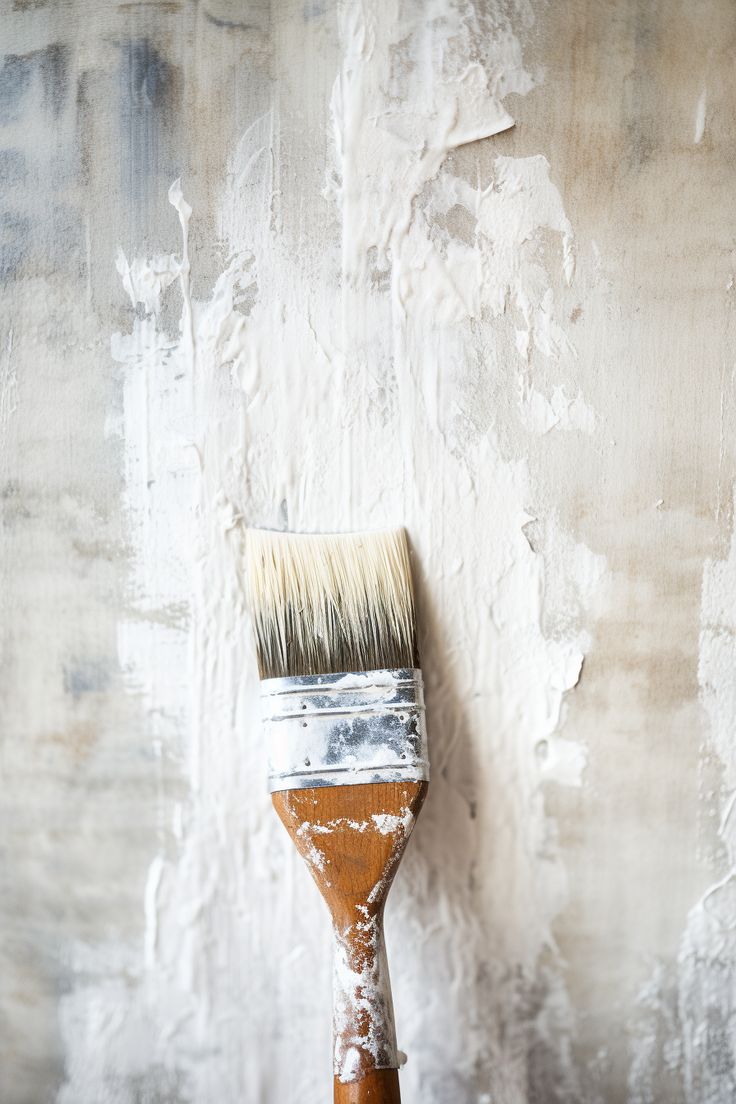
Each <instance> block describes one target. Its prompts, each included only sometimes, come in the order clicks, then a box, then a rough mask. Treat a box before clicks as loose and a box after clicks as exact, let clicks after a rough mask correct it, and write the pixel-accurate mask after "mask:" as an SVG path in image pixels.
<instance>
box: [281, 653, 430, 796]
mask: <svg viewBox="0 0 736 1104" xmlns="http://www.w3.org/2000/svg"><path fill="white" fill-rule="evenodd" d="M261 704H262V711H263V725H264V729H265V735H266V739H267V741H268V782H269V789H270V791H271V793H273V792H275V791H276V790H298V789H304V788H306V787H311V786H348V785H352V784H355V783H365V782H421V781H424V780H425V779H428V778H429V756H428V752H427V730H426V726H425V723H424V683H423V682H422V672H421V671H419V670H416V669H412V668H402V669H401V670H394V671H388V670H385V671H359V672H351V673H349V674H339V675H298V676H295V677H294V678H276V679H264V680H263V681H262V682H261Z"/></svg>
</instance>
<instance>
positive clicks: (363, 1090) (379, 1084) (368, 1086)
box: [334, 1069, 401, 1104]
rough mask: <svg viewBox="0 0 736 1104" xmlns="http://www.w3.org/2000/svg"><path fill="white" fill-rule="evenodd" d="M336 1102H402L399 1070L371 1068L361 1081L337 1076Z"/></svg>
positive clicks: (379, 1103)
mask: <svg viewBox="0 0 736 1104" xmlns="http://www.w3.org/2000/svg"><path fill="white" fill-rule="evenodd" d="M334 1099H335V1104H401V1094H400V1093H399V1071H398V1070H396V1069H386V1070H371V1071H370V1073H367V1074H366V1075H365V1077H361V1079H360V1081H347V1082H345V1081H338V1079H337V1078H335V1098H334Z"/></svg>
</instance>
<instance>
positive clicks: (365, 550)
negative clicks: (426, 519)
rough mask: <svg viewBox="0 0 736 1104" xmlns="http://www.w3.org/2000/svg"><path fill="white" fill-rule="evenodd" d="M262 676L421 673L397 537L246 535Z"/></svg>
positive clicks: (407, 568) (407, 575) (405, 558)
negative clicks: (392, 670) (414, 669)
mask: <svg viewBox="0 0 736 1104" xmlns="http://www.w3.org/2000/svg"><path fill="white" fill-rule="evenodd" d="M246 578H247V588H248V594H249V601H250V609H251V614H252V618H253V624H254V628H255V635H256V648H257V652H258V667H259V671H260V675H261V678H284V677H286V676H293V675H327V674H333V673H340V672H343V671H345V672H347V671H375V670H381V669H384V668H389V669H390V668H397V667H418V666H419V658H418V654H417V640H416V622H415V615H414V592H413V588H412V581H411V565H410V562H409V548H408V545H407V541H406V534H405V532H404V530H403V529H392V530H386V531H384V532H379V533H338V534H325V535H320V534H311V533H303V534H302V533H276V532H271V531H270V530H265V529H250V530H248V532H247V534H246Z"/></svg>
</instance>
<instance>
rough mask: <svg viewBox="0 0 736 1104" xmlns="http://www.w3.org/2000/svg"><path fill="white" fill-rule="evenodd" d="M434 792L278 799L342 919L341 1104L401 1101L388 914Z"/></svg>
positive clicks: (312, 791)
mask: <svg viewBox="0 0 736 1104" xmlns="http://www.w3.org/2000/svg"><path fill="white" fill-rule="evenodd" d="M426 792H427V783H426V782H370V783H364V784H362V785H345V786H326V787H321V788H320V787H317V788H307V789H300V790H280V791H277V792H276V793H274V794H273V804H274V807H275V809H276V811H277V813H278V814H279V816H280V818H281V820H282V821H283V823H284V825H285V827H286V829H287V831H288V832H289V835H290V836H291V838H292V839H293V841H294V843H295V844H296V846H297V848H298V850H299V851H300V852H301V854H302V855H303V856H304V858H305V860H306V862H307V863H308V865H309V868H310V870H311V872H312V876H313V877H314V880H315V882H316V883H317V885H318V887H319V890H320V893H321V894H322V896H323V897H324V899H325V901H326V902H327V905H328V907H329V910H330V913H331V917H332V926H333V931H334V938H335V969H334V988H333V997H334V1028H335V1031H334V1051H333V1059H334V1073H335V1102H336V1104H369V1102H370V1104H399V1101H400V1097H399V1076H398V1069H397V1068H396V1067H398V1064H399V1053H398V1050H397V1047H396V1033H395V1029H394V1015H393V1005H392V1000H391V985H390V981H389V973H388V963H387V961H386V947H385V944H384V939H383V909H384V905H385V903H386V896H387V894H388V891H389V888H390V886H391V882H392V880H393V876H394V874H395V873H396V868H397V866H398V865H399V861H400V859H401V856H402V854H403V853H404V848H405V847H406V842H407V840H408V838H409V834H410V833H411V830H412V827H413V825H414V821H415V818H416V817H417V815H418V814H419V810H420V809H421V807H422V802H423V801H424V797H425V794H426ZM376 1067H378V1068H376Z"/></svg>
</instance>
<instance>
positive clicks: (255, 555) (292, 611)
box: [246, 529, 429, 1104]
mask: <svg viewBox="0 0 736 1104" xmlns="http://www.w3.org/2000/svg"><path fill="white" fill-rule="evenodd" d="M246 559H247V580H248V583H247V585H248V591H249V600H250V608H251V613H252V618H253V624H254V629H255V636H256V647H257V653H258V664H259V670H260V675H261V679H262V682H261V698H262V706H263V720H264V728H265V735H266V738H267V743H268V754H269V785H270V789H271V792H272V795H273V804H274V806H275V808H276V811H277V813H278V815H279V817H280V818H281V820H282V822H283V823H284V825H285V826H286V829H287V831H288V833H289V835H290V836H291V838H292V839H293V841H294V843H295V844H296V846H297V849H298V850H299V852H300V853H301V855H302V856H303V857H304V859H305V860H306V862H307V864H308V866H309V869H310V870H311V873H312V876H313V877H314V880H315V881H316V883H317V886H318V887H319V890H320V893H321V894H322V896H323V897H324V899H325V901H326V902H327V905H328V907H329V910H330V914H331V917H332V924H333V930H334V991H333V1018H334V1100H335V1102H336V1104H368V1102H371V1104H397V1102H398V1101H399V1099H400V1097H399V1078H398V1067H399V1058H400V1054H399V1051H398V1049H397V1046H396V1032H395V1028H394V1015H393V1004H392V999H391V987H390V982H389V974H388V966H387V961H386V950H385V944H384V936H383V913H384V907H385V904H386V897H387V895H388V891H389V888H390V886H391V882H392V881H393V877H394V874H395V873H396V868H397V866H398V864H399V861H400V859H401V857H402V855H403V852H404V848H405V847H406V843H407V840H408V838H409V835H410V833H411V830H412V828H413V826H414V821H415V819H416V816H417V815H418V813H419V810H420V808H421V805H422V802H423V801H424V797H425V795H426V792H427V786H428V779H429V761H428V756H427V737H426V729H425V724H424V696H423V683H422V675H421V671H420V670H419V660H418V653H417V634H416V620H415V612H414V595H413V589H412V581H411V567H410V562H409V550H408V546H407V541H406V535H405V533H404V531H403V530H401V529H399V530H390V531H386V532H378V533H364V534H352V533H349V534H339V535H324V536H323V535H312V534H291V533H274V532H270V531H265V530H249V531H248V533H247V535H246Z"/></svg>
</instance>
